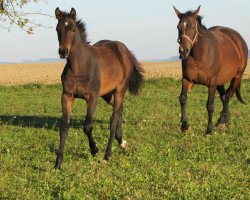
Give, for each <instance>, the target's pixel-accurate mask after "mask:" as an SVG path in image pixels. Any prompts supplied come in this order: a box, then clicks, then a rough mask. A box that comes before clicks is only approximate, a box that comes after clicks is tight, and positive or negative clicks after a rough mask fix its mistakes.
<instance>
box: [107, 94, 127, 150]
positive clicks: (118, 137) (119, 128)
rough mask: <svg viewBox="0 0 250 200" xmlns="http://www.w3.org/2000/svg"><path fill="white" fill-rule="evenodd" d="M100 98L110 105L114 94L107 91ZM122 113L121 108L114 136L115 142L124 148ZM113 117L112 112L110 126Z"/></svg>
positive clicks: (125, 145)
mask: <svg viewBox="0 0 250 200" xmlns="http://www.w3.org/2000/svg"><path fill="white" fill-rule="evenodd" d="M102 98H103V99H104V100H105V101H106V102H107V103H109V104H111V105H112V106H114V94H113V93H108V94H106V95H104V96H102ZM122 113H123V108H122V109H121V111H120V116H119V120H118V125H117V129H116V132H115V138H116V140H117V142H118V143H119V145H120V146H121V147H122V148H124V149H126V148H127V146H128V144H127V142H126V141H125V140H123V139H122ZM113 118H114V115H113V114H112V116H111V117H110V127H111V125H112V122H113Z"/></svg>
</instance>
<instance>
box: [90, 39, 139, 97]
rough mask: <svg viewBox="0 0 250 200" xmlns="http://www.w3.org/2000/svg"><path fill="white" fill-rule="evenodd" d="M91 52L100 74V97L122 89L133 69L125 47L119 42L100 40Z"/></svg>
mask: <svg viewBox="0 0 250 200" xmlns="http://www.w3.org/2000/svg"><path fill="white" fill-rule="evenodd" d="M93 50H94V52H95V54H96V58H97V65H98V68H99V70H100V74H101V83H100V84H101V87H100V96H102V95H104V94H107V93H108V92H110V91H112V90H114V89H117V87H119V86H121V87H123V86H124V84H125V82H127V81H128V79H129V78H130V77H131V74H132V72H133V67H134V66H133V65H132V61H131V56H130V52H129V50H128V49H127V47H126V46H125V45H124V44H123V43H121V42H119V41H110V40H101V41H99V42H97V43H96V44H94V45H93ZM111 80H112V81H111Z"/></svg>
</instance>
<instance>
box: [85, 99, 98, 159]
mask: <svg viewBox="0 0 250 200" xmlns="http://www.w3.org/2000/svg"><path fill="white" fill-rule="evenodd" d="M97 100H98V96H97V95H95V94H90V95H89V98H88V99H87V115H86V119H85V122H84V133H85V134H86V135H87V136H88V140H89V148H90V151H91V154H92V155H93V156H95V155H96V154H97V153H98V151H99V149H98V148H97V146H96V143H95V140H94V139H93V136H92V130H93V115H94V112H95V109H96V105H97Z"/></svg>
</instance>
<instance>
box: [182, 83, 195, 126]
mask: <svg viewBox="0 0 250 200" xmlns="http://www.w3.org/2000/svg"><path fill="white" fill-rule="evenodd" d="M192 87H193V83H192V82H190V81H188V80H186V79H185V78H182V90H181V94H180V97H179V100H180V104H181V130H182V131H186V130H188V128H189V125H188V122H187V116H186V105H187V93H188V90H190V89H191V88H192Z"/></svg>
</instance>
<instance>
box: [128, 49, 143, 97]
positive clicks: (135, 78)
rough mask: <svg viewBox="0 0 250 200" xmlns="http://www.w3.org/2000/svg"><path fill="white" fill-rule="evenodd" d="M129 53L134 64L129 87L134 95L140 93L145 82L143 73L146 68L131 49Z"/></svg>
mask: <svg viewBox="0 0 250 200" xmlns="http://www.w3.org/2000/svg"><path fill="white" fill-rule="evenodd" d="M129 53H130V56H131V60H132V65H133V74H132V76H131V78H130V80H129V84H128V89H129V92H130V93H131V94H132V95H138V94H139V91H140V88H141V86H142V84H143V82H144V76H143V73H144V72H145V70H144V69H143V68H142V66H141V64H140V63H139V62H138V60H137V59H136V57H135V56H134V54H133V53H132V52H131V51H129Z"/></svg>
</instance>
